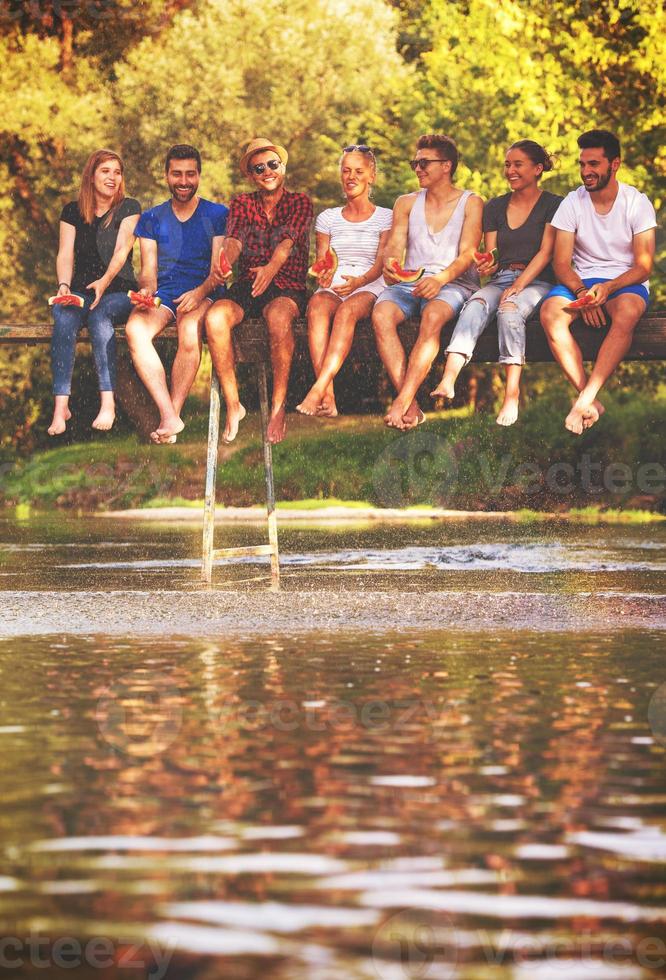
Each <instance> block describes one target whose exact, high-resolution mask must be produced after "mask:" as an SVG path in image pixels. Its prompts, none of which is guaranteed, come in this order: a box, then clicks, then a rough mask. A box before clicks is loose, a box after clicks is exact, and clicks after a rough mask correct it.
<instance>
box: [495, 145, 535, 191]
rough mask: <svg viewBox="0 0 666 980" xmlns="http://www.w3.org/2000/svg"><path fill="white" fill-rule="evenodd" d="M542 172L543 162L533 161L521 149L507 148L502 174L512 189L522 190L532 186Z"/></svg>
mask: <svg viewBox="0 0 666 980" xmlns="http://www.w3.org/2000/svg"><path fill="white" fill-rule="evenodd" d="M542 173H543V164H541V163H534V162H533V161H532V160H531V159H530V158H529V157H528V155H527V154H526V153H523V151H522V150H517V149H510V150H507V154H506V158H505V160H504V176H505V177H506V179H507V180H508V182H509V187H510V188H511V190H512V191H522V190H525V189H526V188H527V187H531V186H534V185H535V184H536V183H537V181H538V180H539V177H540V176H541V174H542Z"/></svg>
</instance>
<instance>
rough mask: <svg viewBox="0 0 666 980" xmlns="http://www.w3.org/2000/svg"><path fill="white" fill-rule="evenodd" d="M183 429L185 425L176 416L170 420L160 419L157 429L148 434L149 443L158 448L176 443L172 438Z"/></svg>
mask: <svg viewBox="0 0 666 980" xmlns="http://www.w3.org/2000/svg"><path fill="white" fill-rule="evenodd" d="M184 428H185V423H184V422H183V420H182V419H181V418H180V416H178V415H174V417H173V418H172V419H160V424H159V425H158V427H157V428H156V429H155V431H154V432H151V433H150V439H151V442H154V443H155V445H158V446H163V445H171V444H172V443H174V442H175V441H176V440H175V439H172V436H175V435H177V434H178V433H179V432H182V431H183V429H184Z"/></svg>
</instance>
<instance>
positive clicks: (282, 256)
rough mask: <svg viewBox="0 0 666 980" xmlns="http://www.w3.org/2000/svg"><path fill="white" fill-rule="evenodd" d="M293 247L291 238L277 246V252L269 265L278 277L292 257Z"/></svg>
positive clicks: (285, 239)
mask: <svg viewBox="0 0 666 980" xmlns="http://www.w3.org/2000/svg"><path fill="white" fill-rule="evenodd" d="M293 247H294V243H293V241H292V240H291V238H283V239H282V241H281V242H280V244H279V245H278V246H276V248H275V251H274V252H273V254H272V255H271V257H270V259H269V260H268V263H267V265H269V266H270V267H271V269H273V275H276V274H277V273H278V272H279V271H280V269H281V268H282V266H283V265H284V264H285V262H286V261H287V259H288V258H289V256H290V255H291V252H292V249H293Z"/></svg>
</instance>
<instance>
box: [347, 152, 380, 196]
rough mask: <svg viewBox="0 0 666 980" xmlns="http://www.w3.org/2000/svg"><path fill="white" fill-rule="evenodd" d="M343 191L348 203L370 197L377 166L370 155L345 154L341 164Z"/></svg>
mask: <svg viewBox="0 0 666 980" xmlns="http://www.w3.org/2000/svg"><path fill="white" fill-rule="evenodd" d="M340 181H341V183H342V191H343V193H344V195H345V197H346V198H347V200H348V201H354V200H356V199H358V198H360V197H368V195H369V193H370V188H371V187H372V185H373V184H374V182H375V165H374V162H373V159H372V157H371V155H370V154H369V153H358V152H353V153H345V154H344V155H343V157H342V161H341V163H340Z"/></svg>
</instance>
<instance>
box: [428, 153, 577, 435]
mask: <svg viewBox="0 0 666 980" xmlns="http://www.w3.org/2000/svg"><path fill="white" fill-rule="evenodd" d="M552 169H553V162H552V160H551V158H550V156H549V154H548V153H547V151H546V150H545V149H544V148H543V147H542V146H540V145H539V143H535V142H534V140H519V141H518V142H517V143H514V144H513V145H512V146H510V147H509V149H508V150H507V153H506V160H505V163H504V172H505V175H506V178H507V180H508V182H509V186H510V188H511V190H510V191H509V193H508V194H503V195H502V196H501V197H495V198H492V199H491V200H490V201H488V203H487V204H486V205H485V207H484V209H483V236H484V242H485V249H486V252H490V251H492V250H493V249H497V260H496V261H488V262H483V261H479V262H477V265H478V269H479V272H480V273H481V275H489V276H490V281H489V282H488V283H487V284H486V285H485V286H483V287H482V288H481V289H479V290H477V292H476V293H474V295H473V296H471V297H470V298H469V300H468V301H467V303H466V304H465V306H464V307H463V309H462V310H461V312H460V316H459V318H458V322H457V323H456V327H455V330H454V331H453V335H452V337H451V341H450V343H449V345H448V347H447V348H446V353H447V358H446V365H445V367H444V375H443V377H442V380H441V382H440V383H439V385H438V386H437V388H435V390H434V391H433V392H432V394H433V396H434V397H444V398H449V399H450V398H453V397H454V394H455V382H456V379H457V377H458V375H459V374H460V371H461V370H462V368H463V367H464V366H465V364H467V363H468V362H469V360H470V358H471V356H472V354H473V353H474V348H475V346H476V343H477V341H478V339H479V337H480V336H481V334H482V333H483V331H484V330H485V328H486V326H487V324H488V322H489V321H490V319H491V318H492V317H493V316H494V314H495V313H497V332H498V337H499V348H500V357H499V361H500V364H504V365H505V367H506V389H505V393H504V402H503V404H502V407H501V409H500V412H499V414H498V416H497V422H498V423H499V425H513V423H514V422H515V421H516V419H517V418H518V403H519V398H520V375H521V372H522V366H523V364H524V363H525V321H526V320H527V319H528V317H529V316H530V315H531V314H532V313H533V312H534V310H535V309H536V307H537V306H538V305H539V303H540V302H541V300H542V299H543V298H544V296H545V295H546V293H547V292H548V291H549V290H550V288H551V287H552V285H553V283H554V281H555V280H554V277H553V274H552V270H551V268H550V260H551V258H552V254H553V247H554V244H555V231H554V229H553V227H552V225H551V223H550V222H551V220H552V218H553V216H554V214H555V212H556V211H557V208H558V207H559V204H560V201H561V200H562V198H561V197H560V196H559V195H558V194H551V193H549V192H548V191H542V190H541V189H540V187H539V180H540V179H541V175H542V174H543V173H545V172H547V171H549V170H552Z"/></svg>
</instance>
